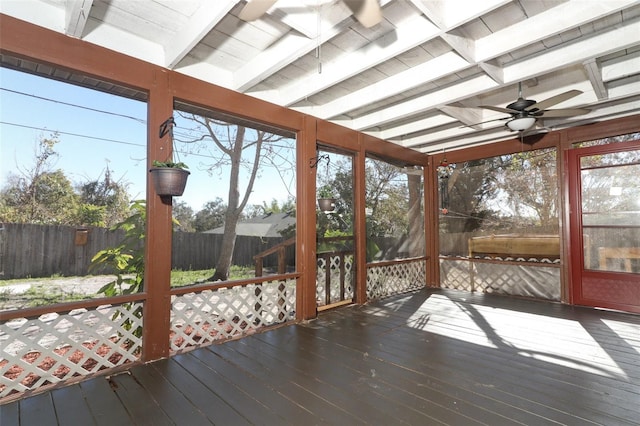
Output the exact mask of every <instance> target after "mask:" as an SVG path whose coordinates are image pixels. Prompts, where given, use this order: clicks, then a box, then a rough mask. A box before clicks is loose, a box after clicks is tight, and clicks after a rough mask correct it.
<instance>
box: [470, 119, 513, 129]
mask: <svg viewBox="0 0 640 426" xmlns="http://www.w3.org/2000/svg"><path fill="white" fill-rule="evenodd" d="M510 118H511V117H503V118H494V119H493V120H487V121H481V122H480V123H473V124H465V125H464V126H460V127H458V128H459V129H463V128H465V127H473V126H479V125H481V124H485V123H493V122H494V121H503V120H508V119H510Z"/></svg>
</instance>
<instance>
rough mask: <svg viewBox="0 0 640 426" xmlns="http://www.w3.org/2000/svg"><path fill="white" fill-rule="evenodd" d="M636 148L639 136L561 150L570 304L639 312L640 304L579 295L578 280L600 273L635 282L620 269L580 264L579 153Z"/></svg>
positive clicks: (581, 243) (580, 287)
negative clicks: (565, 184) (565, 182)
mask: <svg viewBox="0 0 640 426" xmlns="http://www.w3.org/2000/svg"><path fill="white" fill-rule="evenodd" d="M639 149H640V140H634V141H629V142H617V143H611V144H607V145H597V146H591V147H586V148H575V149H570V150H567V151H565V152H566V154H567V156H566V166H567V169H566V170H567V175H568V200H567V203H568V209H569V241H568V245H569V249H568V256H569V257H568V263H569V267H568V272H569V286H568V288H569V299H570V303H571V304H574V305H585V306H591V307H601V308H608V309H616V310H622V311H627V312H635V313H640V305H634V304H623V303H617V302H607V301H604V302H603V301H601V300H596V299H589V298H587V297H584V296H583V292H582V282H583V277H587V278H593V277H594V276H597V277H600V278H601V279H603V280H605V281H611V282H614V281H618V282H631V283H633V282H634V281H635V282H637V280H638V277H637V276H634V275H635V274H634V275H631V274H626V273H620V272H607V271H593V270H585V268H584V253H583V248H584V239H583V233H582V207H581V202H582V185H581V169H580V159H581V158H582V157H587V156H592V155H597V154H610V153H616V152H624V151H633V150H639Z"/></svg>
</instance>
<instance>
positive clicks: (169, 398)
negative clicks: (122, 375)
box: [130, 366, 211, 426]
mask: <svg viewBox="0 0 640 426" xmlns="http://www.w3.org/2000/svg"><path fill="white" fill-rule="evenodd" d="M130 372H131V375H132V376H133V378H134V380H135V381H136V382H137V383H139V384H140V385H142V386H143V387H144V388H145V389H146V390H147V392H148V393H149V394H150V395H151V396H152V397H153V399H154V400H155V402H156V403H157V405H158V407H159V408H160V409H161V410H162V411H163V412H164V413H165V414H166V416H167V417H168V418H169V419H171V421H172V422H173V423H183V424H188V425H193V426H197V425H210V424H211V421H210V420H209V419H207V417H206V416H205V415H204V414H203V413H202V411H200V409H199V408H198V406H195V405H193V404H191V402H190V401H189V400H188V399H187V398H186V397H185V396H184V395H183V394H182V392H180V391H179V390H178V389H177V388H176V387H175V386H173V385H172V384H171V382H169V381H168V380H166V379H165V378H164V377H163V376H162V375H161V374H158V372H157V371H156V370H155V369H152V368H147V367H146V366H138V367H134V368H132V369H131V370H130Z"/></svg>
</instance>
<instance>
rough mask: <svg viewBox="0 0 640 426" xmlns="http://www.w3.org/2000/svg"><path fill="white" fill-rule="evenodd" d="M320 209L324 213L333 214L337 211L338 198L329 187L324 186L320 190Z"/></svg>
mask: <svg viewBox="0 0 640 426" xmlns="http://www.w3.org/2000/svg"><path fill="white" fill-rule="evenodd" d="M318 207H320V210H322V211H323V212H332V211H334V210H335V209H336V197H335V195H334V193H333V189H331V187H330V186H329V185H324V186H322V187H321V188H320V189H319V190H318Z"/></svg>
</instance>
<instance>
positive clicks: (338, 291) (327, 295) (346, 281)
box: [316, 251, 354, 306]
mask: <svg viewBox="0 0 640 426" xmlns="http://www.w3.org/2000/svg"><path fill="white" fill-rule="evenodd" d="M316 262H317V265H316V266H317V267H316V301H317V303H318V306H323V305H329V304H331V303H335V302H339V301H342V300H347V299H351V298H353V284H352V283H353V278H354V277H353V264H354V255H353V252H351V251H348V252H347V251H344V252H333V253H322V254H319V255H318V257H317V260H316ZM327 290H328V291H327Z"/></svg>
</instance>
